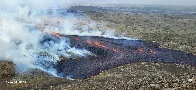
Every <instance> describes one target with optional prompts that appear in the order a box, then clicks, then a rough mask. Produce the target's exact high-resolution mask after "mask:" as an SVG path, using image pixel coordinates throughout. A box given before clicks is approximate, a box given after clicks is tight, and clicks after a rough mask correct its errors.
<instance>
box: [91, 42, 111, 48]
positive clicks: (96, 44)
mask: <svg viewBox="0 0 196 90" xmlns="http://www.w3.org/2000/svg"><path fill="white" fill-rule="evenodd" d="M94 45H95V46H98V47H102V48H105V49H108V47H107V46H104V45H102V44H100V43H99V42H95V43H94Z"/></svg>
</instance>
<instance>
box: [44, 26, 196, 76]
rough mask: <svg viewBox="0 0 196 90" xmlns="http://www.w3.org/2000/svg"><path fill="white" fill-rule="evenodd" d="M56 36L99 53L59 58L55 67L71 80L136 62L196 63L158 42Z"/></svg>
mask: <svg viewBox="0 0 196 90" xmlns="http://www.w3.org/2000/svg"><path fill="white" fill-rule="evenodd" d="M42 31H43V30H42ZM49 34H50V33H49ZM53 36H55V37H57V38H59V37H58V36H60V37H65V38H68V39H70V44H71V47H76V48H81V49H82V48H84V49H86V50H88V51H90V52H92V53H94V54H95V55H96V56H93V57H91V56H87V57H85V58H75V59H73V58H72V59H66V60H61V61H58V62H57V63H56V64H55V65H54V67H55V69H56V70H57V73H58V74H59V75H60V76H62V77H64V78H66V77H67V76H69V77H70V78H72V79H86V78H90V77H92V76H95V75H97V74H99V73H100V72H102V71H104V70H108V69H111V68H114V67H117V66H120V65H124V64H129V63H135V62H154V63H176V64H183V65H191V66H196V56H195V55H193V54H190V53H185V52H182V51H177V50H170V49H166V48H159V45H158V44H157V43H154V42H147V41H142V40H127V39H113V38H105V37H101V36H77V35H58V36H56V35H53ZM59 39H64V38H59ZM117 50H118V51H117ZM115 52H118V53H115Z"/></svg>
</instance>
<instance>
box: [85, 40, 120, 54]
mask: <svg viewBox="0 0 196 90" xmlns="http://www.w3.org/2000/svg"><path fill="white" fill-rule="evenodd" d="M86 42H87V43H88V44H91V45H94V46H96V47H101V48H104V49H110V48H108V47H107V46H104V45H102V44H101V43H99V42H97V41H95V42H94V43H93V42H92V41H90V40H86ZM111 50H112V51H113V52H118V51H117V50H116V49H111Z"/></svg>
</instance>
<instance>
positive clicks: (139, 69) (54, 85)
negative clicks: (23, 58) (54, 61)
mask: <svg viewBox="0 0 196 90" xmlns="http://www.w3.org/2000/svg"><path fill="white" fill-rule="evenodd" d="M84 11H85V9H84ZM85 12H86V14H87V15H88V16H89V18H91V19H92V20H94V21H97V22H102V21H103V22H106V23H107V24H106V25H105V27H107V28H112V29H115V30H116V31H115V32H116V34H117V35H119V36H121V35H124V36H127V37H136V38H140V39H142V40H148V41H156V42H158V43H159V44H160V45H161V47H165V48H170V49H178V50H181V51H185V52H191V53H194V54H196V40H195V38H196V31H195V28H196V27H195V26H196V15H192V14H191V15H189V14H188V15H184V14H183V15H172V14H144V13H139V12H136V13H124V12H121V11H118V12H115V11H114V12H102V11H100V10H99V11H98V12H96V11H93V12H92V11H89V10H88V11H85ZM14 68H15V66H14V64H13V63H12V62H5V61H1V62H0V71H1V72H0V78H1V82H0V87H1V88H0V89H2V90H5V89H33V88H35V89H46V90H48V89H57V90H58V89H61V90H66V89H72V90H75V89H76V90H77V89H82V90H86V89H87V90H88V89H98V90H105V89H114V90H119V89H120V90H124V89H127V90H128V89H129V90H134V89H139V90H145V89H149V90H159V89H165V90H170V89H173V90H196V68H195V67H193V66H192V67H191V66H184V65H177V64H164V63H145V62H144V63H133V64H128V65H123V66H120V67H116V68H113V69H111V70H106V71H103V72H102V73H100V74H99V75H97V76H94V77H92V78H89V79H86V80H67V79H63V78H57V77H52V76H50V75H48V74H46V73H44V72H42V71H40V70H32V71H31V72H27V73H25V74H23V75H20V74H17V73H15V69H14ZM5 77H9V78H6V79H5ZM10 81H26V82H23V83H21V84H10V83H8V82H10Z"/></svg>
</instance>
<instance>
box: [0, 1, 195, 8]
mask: <svg viewBox="0 0 196 90" xmlns="http://www.w3.org/2000/svg"><path fill="white" fill-rule="evenodd" d="M20 4H23V5H29V6H39V7H40V6H65V5H70V4H101V5H102V4H153V5H185V6H196V0H0V7H1V6H7V7H12V6H16V5H20Z"/></svg>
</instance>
